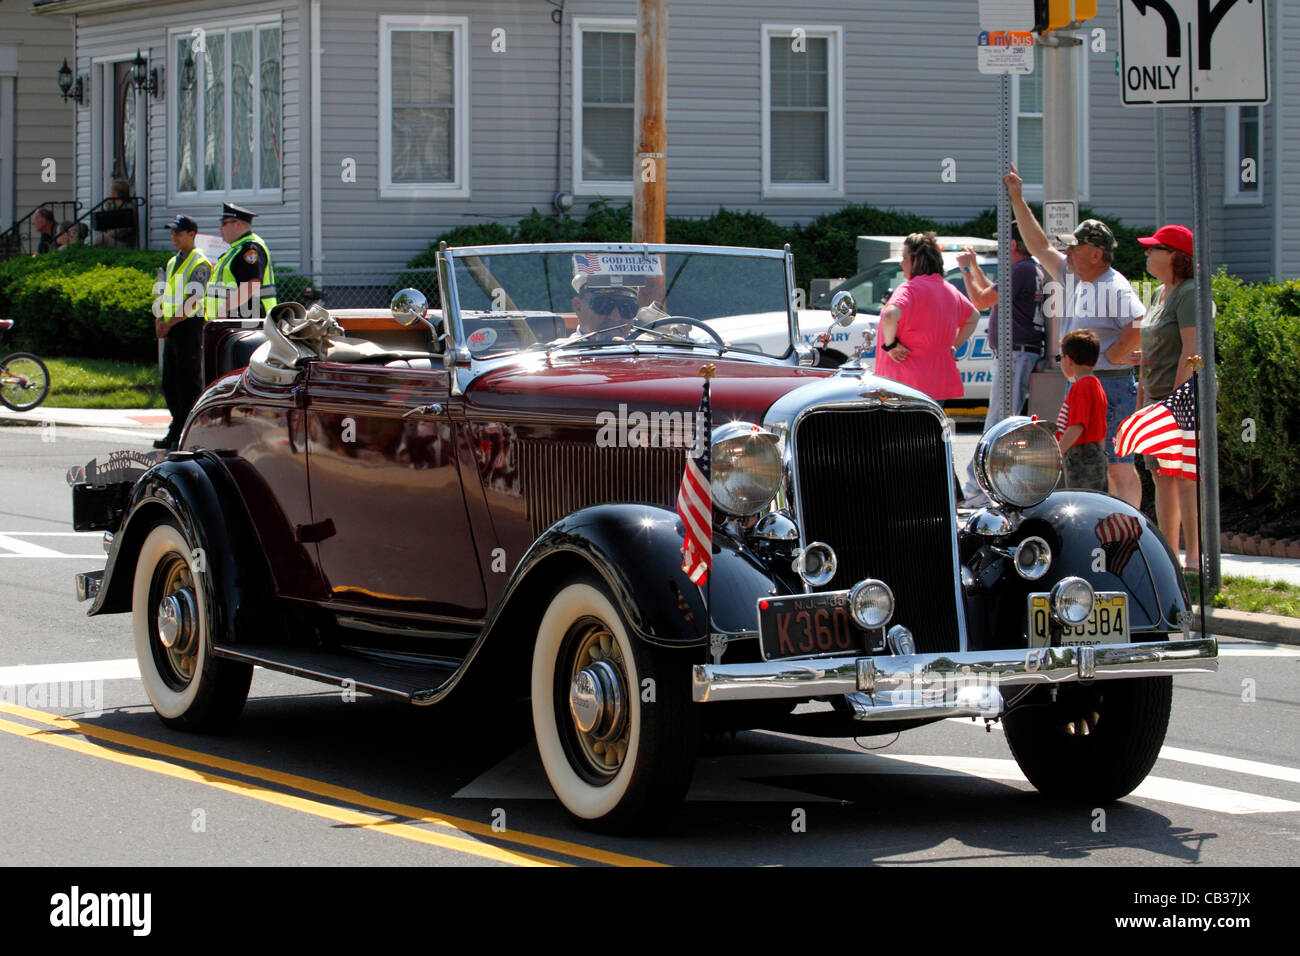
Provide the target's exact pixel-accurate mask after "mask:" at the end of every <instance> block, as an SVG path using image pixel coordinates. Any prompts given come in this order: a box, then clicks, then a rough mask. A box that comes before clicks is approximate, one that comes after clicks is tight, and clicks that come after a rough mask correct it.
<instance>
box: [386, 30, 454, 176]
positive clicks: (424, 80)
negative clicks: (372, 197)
mask: <svg viewBox="0 0 1300 956" xmlns="http://www.w3.org/2000/svg"><path fill="white" fill-rule="evenodd" d="M468 32H469V20H468V19H467V18H465V17H399V16H392V17H389V16H383V17H380V18H379V44H380V51H379V52H380V56H379V180H380V181H379V194H380V196H383V197H386V198H450V197H458V196H461V197H463V196H468V195H469V169H468V167H469V109H468V104H469V60H468V48H467V41H466V35H467V34H468Z"/></svg>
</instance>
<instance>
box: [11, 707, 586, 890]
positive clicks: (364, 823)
mask: <svg viewBox="0 0 1300 956" xmlns="http://www.w3.org/2000/svg"><path fill="white" fill-rule="evenodd" d="M0 732H3V733H6V734H13V735H14V736H15V737H25V738H27V739H28V740H35V741H38V742H40V743H44V744H52V745H53V746H55V747H62V748H63V749H64V750H71V751H74V752H75V753H81V754H86V755H88V756H91V757H98V758H100V759H102V760H111V761H113V762H114V763H120V764H125V765H126V766H128V767H135V768H137V769H139V770H149V771H151V772H153V773H160V774H162V775H163V776H166V777H175V778H176V779H177V780H187V781H189V782H191V783H201V784H203V785H204V786H207V787H215V788H216V789H218V790H225V791H226V792H227V793H234V794H237V795H239V796H241V797H252V798H253V799H254V800H261V801H262V802H263V803H270V804H273V805H275V806H278V807H284V808H286V809H289V810H298V811H300V812H302V813H310V814H312V815H313V816H317V817H324V818H325V819H327V820H334V821H335V822H337V823H346V824H348V825H349V826H355V827H360V828H364V829H367V830H377V831H378V832H380V833H387V834H388V835H389V836H396V837H401V838H402V839H404V840H413V841H415V842H416V843H427V844H430V845H431V846H438V847H442V848H443V849H446V850H456V851H458V852H460V853H470V854H473V855H474V856H481V857H484V858H485V859H489V860H496V861H498V862H501V863H514V864H517V865H521V866H567V865H568V864H566V863H559V862H555V861H552V860H544V859H542V858H541V857H536V856H531V855H529V854H526V853H515V852H513V851H511V850H505V849H502V848H500V847H495V846H489V845H486V844H482V843H476V842H474V841H473V840H464V839H461V838H459V837H453V836H445V835H444V834H441V833H430V832H429V831H428V830H421V829H420V828H419V827H414V826H410V825H409V824H406V823H394V822H392V821H389V820H376V819H375V818H374V817H372V816H370V815H368V814H364V813H360V812H358V811H356V810H347V809H345V808H343V807H333V806H330V805H329V804H325V803H320V802H319V801H316V800H307V799H305V798H303V797H295V796H293V795H292V794H287V793H278V792H276V791H274V790H268V789H266V788H265V787H259V786H258V785H257V784H254V783H245V782H244V781H241V780H231V779H230V778H228V777H217V776H214V775H212V774H207V773H200V772H199V771H197V770H191V769H190V768H188V767H178V766H176V765H175V764H171V763H167V762H165V761H162V760H155V759H154V758H152V757H137V756H135V755H133V754H124V753H119V752H117V751H115V750H110V749H108V748H107V747H101V746H99V745H98V744H93V743H90V742H89V741H85V740H76V739H75V738H71V737H64V736H61V735H57V734H54V733H52V732H51V731H48V730H42V729H40V728H39V727H28V726H27V725H25V724H15V723H13V722H11V721H8V720H0Z"/></svg>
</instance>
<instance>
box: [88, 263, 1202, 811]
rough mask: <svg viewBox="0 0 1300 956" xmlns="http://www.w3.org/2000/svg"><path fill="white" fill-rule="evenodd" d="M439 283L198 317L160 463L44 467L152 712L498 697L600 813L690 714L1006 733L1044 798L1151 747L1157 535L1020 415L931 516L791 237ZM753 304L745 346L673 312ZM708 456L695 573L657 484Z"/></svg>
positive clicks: (691, 741) (655, 785)
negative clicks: (295, 689)
mask: <svg viewBox="0 0 1300 956" xmlns="http://www.w3.org/2000/svg"><path fill="white" fill-rule="evenodd" d="M438 276H439V291H440V296H441V300H442V303H441V304H442V308H441V310H439V311H429V310H428V309H427V303H426V302H425V301H424V297H423V296H421V295H420V294H419V293H418V292H415V291H413V290H404V291H403V292H401V293H399V294H398V296H397V297H396V298H395V300H394V303H393V307H392V310H391V314H388V313H385V314H382V315H380V314H376V313H374V312H371V313H362V312H348V313H336V314H335V315H334V316H332V317H331V316H330V315H329V314H328V313H325V312H324V310H322V309H320V308H319V307H317V308H315V309H313V312H312V313H305V312H304V310H303V309H302V308H301V307H300V306H287V307H282V308H281V309H279V310H277V312H276V313H275V314H273V316H272V317H271V318H269V319H268V320H267V321H266V323H265V324H264V327H263V329H262V330H260V331H257V330H238V329H237V327H236V326H237V324H235V325H234V326H231V327H227V328H223V327H221V326H220V325H216V324H214V327H213V328H211V329H209V330H208V331H209V338H211V339H213V341H211V342H209V350H208V355H209V357H210V359H211V360H212V361H213V362H215V363H217V366H218V372H220V371H221V368H220V366H222V365H227V366H235V368H234V369H233V370H231V371H228V372H226V373H225V374H220V375H219V377H217V378H216V379H215V381H214V382H213V384H211V385H210V386H209V387H208V389H207V390H206V392H205V393H204V394H203V396H202V397H201V399H200V400H199V402H198V404H197V405H196V407H195V408H194V410H193V412H192V414H191V415H190V418H189V420H188V422H187V423H186V426H185V431H184V437H183V439H182V442H181V450H180V451H177V452H172V453H171V454H169V455H166V456H165V460H162V461H159V462H158V463H157V464H153V465H152V466H151V467H149V468H148V470H147V471H145V472H144V473H143V474H142V475H140V476H139V477H138V478H134V479H129V478H123V477H122V476H121V473H120V472H119V473H118V474H117V476H116V477H115V476H114V474H113V471H112V469H100V470H99V471H95V470H94V469H91V470H89V471H82V472H79V473H78V474H77V475H76V476H75V477H76V478H77V479H78V480H76V482H75V484H74V486H73V502H74V518H75V526H76V528H77V529H78V530H99V529H102V530H104V531H106V532H107V534H106V536H105V538H106V547H107V548H108V561H107V565H106V567H105V569H104V570H103V571H96V572H90V573H85V574H81V575H78V578H77V585H78V594H79V596H80V597H81V598H82V599H83V600H84V599H91V600H93V604H92V605H91V607H90V613H91V614H102V613H112V612H127V611H130V612H132V614H133V628H134V639H135V647H136V652H137V655H138V657H139V662H140V670H141V675H142V678H143V682H144V686H145V689H146V690H147V692H148V695H149V698H150V700H151V701H152V703H153V705H154V707H155V709H156V710H157V712H158V714H159V716H160V717H161V718H162V719H163V721H164V722H165V723H167V724H168V725H170V726H175V727H183V728H191V729H195V730H209V729H214V728H220V727H223V726H226V725H228V724H229V723H230V722H231V721H232V720H233V719H234V718H235V717H236V716H237V715H238V713H239V711H240V709H241V707H242V706H243V704H244V701H245V698H246V696H247V693H248V688H249V679H250V674H251V671H252V668H253V666H254V665H260V666H262V667H267V668H273V669H276V670H281V671H286V672H289V673H293V674H298V675H302V676H305V677H309V678H314V679H318V680H321V681H325V682H331V683H335V684H340V685H345V686H351V687H355V688H356V689H358V690H362V691H365V692H370V693H374V694H386V695H393V696H396V697H398V698H402V699H405V700H409V701H410V702H411V703H413V704H416V705H429V704H436V703H438V702H439V701H442V700H445V699H448V698H450V697H453V696H454V695H477V696H490V697H496V698H503V697H504V698H514V699H523V698H525V697H526V698H530V699H531V710H532V717H533V724H534V727H535V730H536V736H537V746H538V750H539V753H540V757H541V761H542V764H543V765H544V767H545V772H546V774H547V776H548V778H549V780H550V782H551V784H552V786H553V788H554V790H555V793H556V795H557V796H558V797H559V799H560V800H561V802H562V803H563V805H564V807H565V808H566V809H567V810H568V811H569V812H570V813H571V814H572V815H573V816H574V817H575V818H577V819H578V820H579V821H581V822H582V823H583V824H585V825H588V826H591V827H594V828H599V829H604V830H609V831H626V830H633V829H639V828H644V827H647V826H649V825H651V824H653V823H655V822H656V821H658V820H659V819H660V818H661V817H662V816H663V815H664V814H665V813H666V812H668V811H670V810H671V809H673V808H674V807H675V806H676V805H677V804H678V803H679V802H680V801H681V800H682V799H683V798H684V795H685V793H686V790H687V788H688V785H689V782H690V779H691V772H692V766H693V761H694V756H695V752H696V744H697V740H698V739H699V735H700V734H701V733H702V732H706V731H711V730H712V731H718V730H728V729H740V728H772V729H778V730H783V731H789V732H794V733H800V734H806V735H812V736H820V737H830V736H864V735H874V734H892V733H894V732H896V731H899V730H906V729H909V728H912V727H918V726H921V725H923V724H926V723H930V722H932V721H936V720H940V719H942V718H945V717H953V716H970V717H983V718H986V719H990V720H992V719H998V718H1002V719H1004V720H1005V724H1006V731H1007V734H1006V736H1007V740H1008V742H1009V744H1010V745H1011V748H1012V751H1013V753H1014V755H1015V758H1016V760H1017V761H1018V762H1019V764H1020V766H1021V767H1022V768H1023V769H1024V771H1025V773H1026V775H1027V776H1028V777H1029V779H1030V780H1031V781H1032V782H1033V784H1034V785H1035V786H1036V787H1037V788H1038V789H1039V790H1041V791H1043V792H1044V793H1046V794H1049V795H1051V796H1052V797H1054V798H1061V799H1080V800H1086V801H1090V802H1095V801H1104V800H1111V799H1114V798H1118V797H1120V796H1122V795H1124V794H1126V793H1128V792H1129V791H1131V790H1132V789H1133V788H1134V787H1135V786H1136V785H1137V784H1138V783H1139V782H1140V781H1141V780H1142V779H1143V778H1144V777H1145V775H1146V774H1147V773H1148V771H1149V770H1150V768H1151V766H1152V764H1153V762H1154V761H1155V759H1156V755H1157V753H1158V752H1159V750H1160V746H1161V742H1162V740H1163V738H1164V735H1165V729H1166V725H1167V722H1168V718H1169V710H1170V700H1171V693H1172V691H1171V687H1172V677H1171V675H1172V674H1173V673H1175V672H1189V671H1197V672H1209V671H1213V670H1215V669H1216V667H1217V646H1216V644H1215V641H1214V640H1213V639H1210V638H1202V639H1192V638H1191V635H1190V632H1189V620H1190V619H1189V617H1188V614H1187V612H1188V596H1187V592H1186V588H1185V586H1184V584H1183V581H1182V578H1181V576H1180V574H1179V571H1178V568H1177V566H1176V564H1175V562H1174V558H1173V556H1172V554H1171V553H1170V551H1169V548H1168V547H1167V546H1166V544H1165V542H1164V540H1163V539H1162V538H1161V537H1160V536H1159V534H1158V533H1157V532H1156V530H1155V529H1154V528H1153V527H1152V526H1151V524H1150V523H1149V522H1148V521H1147V519H1146V518H1145V517H1144V516H1143V515H1142V514H1141V513H1139V512H1137V511H1135V510H1133V509H1131V508H1129V507H1128V506H1127V505H1125V504H1124V503H1122V502H1120V501H1118V500H1117V499H1115V498H1111V497H1108V496H1105V495H1099V494H1094V493H1086V492H1075V491H1061V492H1053V489H1054V488H1055V486H1056V484H1057V480H1058V477H1059V474H1060V468H1061V465H1060V452H1059V449H1058V448H1057V445H1056V443H1055V441H1054V440H1053V438H1052V436H1051V435H1050V434H1049V433H1048V432H1047V431H1046V430H1045V429H1043V428H1042V427H1041V426H1040V425H1038V424H1037V423H1035V422H1031V421H1030V420H1028V419H1011V420H1008V421H1006V422H1004V423H1002V424H1000V425H999V426H997V427H996V428H994V429H992V430H990V431H989V432H988V433H987V434H986V435H984V436H983V438H982V439H981V442H980V445H979V451H978V454H977V459H978V464H979V476H980V480H981V482H982V483H983V486H984V488H985V489H986V491H987V493H988V495H989V497H990V499H991V500H993V501H994V502H996V505H995V506H994V507H990V508H986V509H984V510H981V511H978V512H976V513H974V514H973V515H972V516H970V517H969V518H968V519H966V520H963V521H960V522H959V520H958V515H957V511H956V509H955V507H954V502H953V497H952V487H951V480H950V479H951V475H952V461H951V445H950V442H949V438H950V432H949V431H948V430H947V422H946V419H945V417H944V415H943V413H942V410H941V409H940V408H939V407H938V406H937V405H936V404H935V403H934V402H932V401H931V400H929V399H928V398H926V397H925V396H923V395H921V394H920V393H918V392H915V391H912V390H909V389H907V388H905V387H901V386H899V385H897V384H896V383H893V382H887V381H883V380H879V379H876V378H874V377H872V376H870V375H867V374H864V373H863V371H862V370H861V369H858V368H854V367H852V366H844V367H842V368H840V369H838V370H834V371H832V370H828V369H822V368H816V367H814V366H815V364H816V356H815V355H813V354H811V352H810V351H809V350H808V349H807V348H806V347H803V346H802V345H801V344H796V339H795V336H794V330H795V324H794V322H795V320H794V314H793V310H792V302H793V294H792V293H793V287H794V285H793V278H792V266H791V258H790V254H789V250H788V249H787V250H785V251H784V252H783V251H780V250H756V249H723V248H704V247H683V246H643V245H605V246H545V245H543V246H528V247H523V246H496V247H479V248H459V249H450V248H444V249H443V250H442V251H441V254H440V256H439V260H438ZM575 290H578V291H577V292H576V293H575ZM837 308H838V309H839V310H840V312H841V314H844V315H846V316H850V315H851V306H850V304H849V303H847V302H844V301H841V302H840V304H839V305H838V306H837ZM768 313H776V314H779V315H783V316H784V317H785V320H786V323H787V328H789V329H790V335H789V337H787V339H786V340H785V342H784V343H783V345H782V347H781V349H780V350H779V352H776V353H771V352H769V353H764V352H761V351H753V350H745V349H743V348H740V347H732V346H729V345H727V344H726V343H725V342H723V341H721V340H720V339H718V338H717V337H716V336H714V335H713V334H711V333H709V332H707V331H705V330H707V329H708V328H709V326H708V324H707V323H708V322H709V321H711V320H715V319H727V318H729V317H736V316H762V315H765V314H768ZM340 326H342V327H341V328H340ZM575 326H576V328H575ZM250 351H251V355H249V352H250ZM244 356H247V359H246V360H245V358H244ZM245 361H246V364H247V367H245V368H240V367H238V366H241V365H243V364H244V363H245ZM708 366H711V367H712V378H711V385H710V392H711V395H710V407H709V409H708V415H709V416H711V423H712V428H711V430H708V431H706V430H705V428H704V426H703V424H702V423H703V421H704V420H705V419H704V417H703V415H704V412H703V410H702V408H701V397H702V391H703V387H704V382H705V381H706V380H709V379H707V378H706V377H702V376H701V372H702V371H704V372H707V371H708V369H707V367H708ZM702 447H703V448H706V449H707V451H708V454H706V455H702V456H701V457H700V459H699V460H700V461H703V462H706V463H708V464H709V465H710V468H711V472H710V478H709V480H708V482H707V484H708V485H710V486H711V495H712V524H711V529H709V534H710V535H711V538H712V540H711V544H710V545H709V550H710V555H711V563H710V567H709V570H708V575H707V579H705V580H704V582H703V584H702V586H701V584H700V583H697V581H698V580H699V579H698V575H697V572H698V570H699V568H698V566H697V563H696V562H687V564H688V566H689V568H690V573H688V571H686V570H683V566H684V562H683V548H684V526H683V522H682V519H681V517H680V516H679V512H678V510H677V504H678V497H679V489H680V488H681V487H682V480H683V471H684V468H685V467H686V463H687V460H688V456H689V455H690V453H691V452H692V451H696V452H699V451H700V449H701V448H702ZM705 507H706V509H707V507H708V506H707V505H706V506H705ZM846 509H847V510H846ZM701 553H702V552H701ZM697 557H698V555H697ZM693 575H695V576H696V579H695V580H693V579H692V576H693ZM467 732H473V731H472V728H470V729H467Z"/></svg>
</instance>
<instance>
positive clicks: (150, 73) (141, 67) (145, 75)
mask: <svg viewBox="0 0 1300 956" xmlns="http://www.w3.org/2000/svg"><path fill="white" fill-rule="evenodd" d="M131 80H132V82H134V83H135V88H136V89H137V90H148V92H149V95H150V96H152V97H153V98H154V99H157V98H158V97H160V96H162V79H161V78H160V77H159V75H158V68H157V67H154V68H153V69H152V70H151V69H149V64H147V63H146V62H145V61H144V57H142V56H141V55H140V49H139V48H138V47H137V48H136V51H135V59H134V60H132V61H131Z"/></svg>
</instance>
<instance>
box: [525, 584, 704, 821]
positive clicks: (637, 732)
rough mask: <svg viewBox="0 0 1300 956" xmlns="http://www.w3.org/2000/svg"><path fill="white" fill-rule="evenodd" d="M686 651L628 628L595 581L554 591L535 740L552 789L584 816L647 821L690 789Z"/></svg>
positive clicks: (542, 631)
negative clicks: (651, 642)
mask: <svg viewBox="0 0 1300 956" xmlns="http://www.w3.org/2000/svg"><path fill="white" fill-rule="evenodd" d="M688 681H689V671H688V669H687V667H686V663H685V661H684V660H683V661H681V662H673V661H671V660H670V654H669V653H668V652H665V651H659V650H657V649H655V648H652V647H649V646H647V645H645V644H643V643H642V642H641V641H640V639H638V638H635V637H632V636H631V635H630V633H629V629H628V627H627V625H626V623H625V622H624V620H623V617H622V615H621V614H620V613H619V612H618V610H617V608H616V607H615V606H614V603H613V601H612V600H611V599H610V598H609V596H608V595H607V593H606V592H605V590H604V588H603V587H602V586H600V585H599V584H597V583H596V582H594V581H592V582H587V581H582V582H577V583H573V584H569V585H566V586H565V587H563V588H561V589H560V590H559V591H558V592H556V594H555V596H554V597H553V598H552V599H551V602H550V604H549V606H548V607H547V609H546V613H545V614H544V615H543V617H542V622H541V625H540V626H539V627H538V631H537V643H536V645H535V647H534V650H533V668H532V710H533V727H534V729H535V730H536V733H537V749H538V752H539V754H540V755H541V759H542V766H543V767H544V768H545V770H546V776H547V779H548V780H549V781H550V783H551V787H552V789H553V790H554V791H555V795H556V796H557V797H559V799H560V802H561V803H562V804H563V805H564V808H565V809H566V810H567V811H568V812H569V813H570V814H571V815H572V816H573V817H574V818H575V819H576V820H577V821H578V822H579V823H580V824H581V825H583V826H585V827H588V828H590V829H594V830H600V831H603V832H610V833H625V832H632V831H637V830H645V829H649V828H651V827H653V826H654V825H655V824H657V823H659V822H660V821H661V820H662V819H663V818H664V817H665V816H667V815H668V814H669V813H670V812H672V811H673V810H675V809H676V808H677V806H678V805H679V804H680V803H681V802H682V800H683V799H684V798H685V796H686V790H687V788H688V787H689V785H690V781H691V772H692V770H693V769H694V764H695V751H696V746H697V744H698V731H697V729H696V725H695V713H696V712H695V710H694V708H695V705H694V704H693V703H692V702H691V700H690V697H689V694H688V693H687V688H688Z"/></svg>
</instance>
